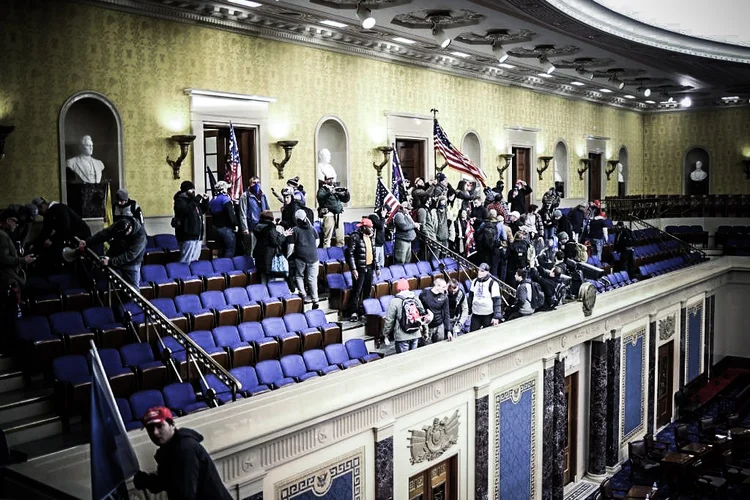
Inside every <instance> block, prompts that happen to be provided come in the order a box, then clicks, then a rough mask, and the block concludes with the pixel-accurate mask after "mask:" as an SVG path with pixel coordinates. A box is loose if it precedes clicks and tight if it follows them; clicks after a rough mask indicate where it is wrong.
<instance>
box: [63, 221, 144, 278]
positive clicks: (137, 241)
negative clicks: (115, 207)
mask: <svg viewBox="0 0 750 500" xmlns="http://www.w3.org/2000/svg"><path fill="white" fill-rule="evenodd" d="M146 241H147V237H146V230H145V229H144V228H143V225H142V224H141V223H140V222H138V221H137V220H136V219H135V218H133V217H123V218H122V219H120V220H118V221H117V222H115V223H114V224H112V225H111V226H109V227H106V228H104V229H102V230H101V231H99V232H98V233H96V234H94V235H93V236H91V237H90V238H87V239H86V240H81V241H80V243H79V244H78V248H79V249H80V250H83V249H85V248H86V247H87V246H88V247H91V246H94V245H98V244H99V243H104V242H109V245H110V246H109V251H108V252H107V256H105V257H102V263H103V264H104V265H105V266H111V267H113V268H114V269H115V270H116V271H117V272H118V273H119V274H120V276H122V278H123V279H124V280H125V281H127V282H128V283H130V284H131V285H132V286H133V287H134V288H136V289H137V288H138V287H139V285H140V282H141V264H142V263H143V256H144V255H145V253H146Z"/></svg>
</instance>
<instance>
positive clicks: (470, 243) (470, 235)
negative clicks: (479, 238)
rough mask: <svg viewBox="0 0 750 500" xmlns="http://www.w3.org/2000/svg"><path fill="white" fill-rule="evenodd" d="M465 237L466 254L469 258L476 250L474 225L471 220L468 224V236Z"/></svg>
mask: <svg viewBox="0 0 750 500" xmlns="http://www.w3.org/2000/svg"><path fill="white" fill-rule="evenodd" d="M464 237H465V238H466V245H465V248H464V252H466V255H467V256H468V255H469V254H470V253H471V250H472V249H473V248H474V225H473V224H472V223H471V220H469V221H468V222H467V223H466V234H465V235H464Z"/></svg>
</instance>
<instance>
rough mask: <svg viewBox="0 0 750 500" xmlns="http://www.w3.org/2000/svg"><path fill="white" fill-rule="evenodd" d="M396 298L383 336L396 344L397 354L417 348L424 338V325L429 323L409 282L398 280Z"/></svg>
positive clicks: (390, 305)
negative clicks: (421, 338)
mask: <svg viewBox="0 0 750 500" xmlns="http://www.w3.org/2000/svg"><path fill="white" fill-rule="evenodd" d="M396 292H397V293H396V296H395V297H393V299H392V300H391V302H390V304H389V305H388V311H387V312H386V313H385V326H384V327H383V335H384V336H385V338H392V339H393V340H394V341H395V342H396V352H397V353H402V352H406V351H412V350H414V349H416V348H417V345H418V343H419V338H420V337H421V336H422V333H421V330H422V325H423V324H424V322H425V321H428V319H427V318H429V315H425V309H424V306H423V305H422V303H421V302H420V301H419V300H417V298H416V297H415V296H414V292H412V291H411V290H409V282H408V281H406V280H405V279H403V278H402V279H400V280H398V283H397V284H396Z"/></svg>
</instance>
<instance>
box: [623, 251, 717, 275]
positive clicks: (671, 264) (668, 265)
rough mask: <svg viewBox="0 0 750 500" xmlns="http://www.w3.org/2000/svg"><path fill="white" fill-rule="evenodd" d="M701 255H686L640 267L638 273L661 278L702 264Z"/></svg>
mask: <svg viewBox="0 0 750 500" xmlns="http://www.w3.org/2000/svg"><path fill="white" fill-rule="evenodd" d="M701 261H702V260H701V256H700V254H697V253H696V254H684V255H679V256H677V257H672V258H669V259H666V260H662V261H659V262H654V263H652V264H646V265H643V266H639V267H638V272H639V273H640V274H641V276H645V277H653V276H661V275H662V274H667V273H669V272H672V271H677V270H678V269H683V268H685V267H688V266H692V265H694V264H697V263H699V262H701Z"/></svg>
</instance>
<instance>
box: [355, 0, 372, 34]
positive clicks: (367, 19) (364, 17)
mask: <svg viewBox="0 0 750 500" xmlns="http://www.w3.org/2000/svg"><path fill="white" fill-rule="evenodd" d="M357 19H359V22H360V23H362V27H363V28H364V29H366V30H369V29H372V28H373V27H374V26H375V23H377V20H376V19H375V17H373V15H372V11H371V10H370V9H368V8H367V7H365V6H364V5H362V4H361V3H358V4H357Z"/></svg>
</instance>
